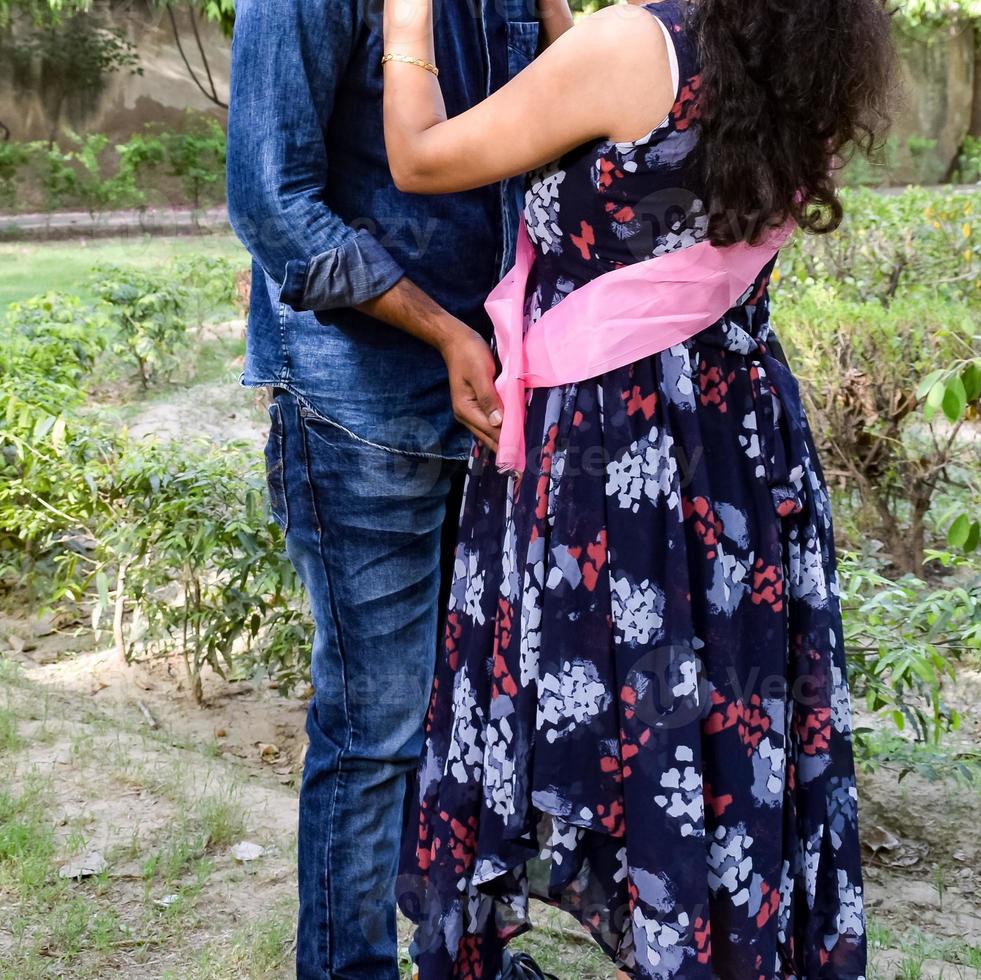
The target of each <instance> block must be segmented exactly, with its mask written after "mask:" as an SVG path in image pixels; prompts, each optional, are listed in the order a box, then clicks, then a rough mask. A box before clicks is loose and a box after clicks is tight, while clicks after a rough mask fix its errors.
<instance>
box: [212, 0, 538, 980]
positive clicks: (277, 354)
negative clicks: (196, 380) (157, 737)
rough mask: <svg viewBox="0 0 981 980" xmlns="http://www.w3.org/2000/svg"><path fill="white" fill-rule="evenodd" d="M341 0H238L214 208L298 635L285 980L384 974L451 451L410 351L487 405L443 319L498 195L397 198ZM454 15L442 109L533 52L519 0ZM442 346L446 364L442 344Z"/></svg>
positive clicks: (367, 33) (444, 56) (437, 405)
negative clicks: (471, 388) (232, 237)
mask: <svg viewBox="0 0 981 980" xmlns="http://www.w3.org/2000/svg"><path fill="white" fill-rule="evenodd" d="M358 2H360V0H238V2H237V4H236V13H237V22H236V28H235V39H234V44H233V58H232V97H231V110H230V119H229V188H228V190H229V195H228V196H229V213H230V216H231V219H232V223H233V225H234V227H235V230H236V232H237V233H238V235H239V237H240V238H241V239H242V240H243V242H245V244H246V245H247V247H248V248H249V250H250V252H251V253H252V255H253V259H254V267H253V268H254V275H253V289H252V306H251V312H250V316H249V336H248V356H247V359H246V366H245V375H244V378H243V381H244V383H245V384H247V385H250V386H257V387H258V386H269V387H271V388H273V389H274V398H273V401H272V404H271V405H270V409H269V412H270V419H271V426H270V433H269V440H268V442H267V445H266V462H267V476H268V483H269V495H270V502H271V507H272V513H273V516H274V517H275V519H276V520H277V522H278V523H279V525H280V527H281V528H282V529H283V531H284V533H285V538H286V547H287V550H288V552H289V555H290V559H291V560H292V562H293V564H294V566H295V567H296V569H297V572H298V574H299V575H300V577H301V579H302V580H303V583H304V585H305V587H306V591H307V594H308V595H309V597H310V607H311V613H312V617H313V620H314V623H315V626H316V632H315V636H314V642H313V650H312V657H311V679H312V682H313V689H314V695H313V698H312V700H311V703H310V709H309V713H308V720H307V733H308V736H309V748H308V751H307V754H306V759H305V763H304V772H303V782H302V785H301V789H300V807H299V809H300V817H299V832H298V846H297V850H298V855H299V861H298V882H299V897H300V913H299V926H298V930H297V976H298V977H299V978H301V980H325V978H331V977H338V978H340V977H342V976H343V977H363V978H366V980H367V978H370V980H397V977H398V973H399V971H398V963H397V956H396V937H395V897H394V890H395V889H394V884H395V882H394V879H395V873H396V867H397V857H398V841H399V836H400V832H401V829H402V819H403V816H404V798H405V787H406V777H407V775H408V774H409V773H410V772H411V770H412V769H414V767H415V764H416V762H417V760H418V755H419V751H420V747H421V744H422V721H423V716H424V714H425V708H426V704H427V702H428V698H429V692H430V689H431V685H432V675H433V665H434V661H435V655H436V648H437V606H438V596H439V590H440V582H441V560H443V561H444V562H445V558H446V556H449V558H450V559H451V560H452V550H451V549H443V548H442V547H441V545H442V542H443V531H442V528H443V524H444V519H445V517H446V514H447V510H448V507H451V506H452V500H453V499H454V493H455V492H458V490H459V486H460V483H461V482H462V475H463V464H462V463H461V462H460V460H461V459H462V458H463V457H464V456H465V455H466V454H467V451H468V449H469V445H470V436H469V434H468V433H467V432H466V430H465V429H464V428H463V427H462V426H460V425H458V424H457V423H456V421H455V420H454V417H453V409H452V407H451V401H450V396H449V389H448V384H447V372H446V368H445V365H444V362H443V358H442V357H441V355H440V353H439V352H438V351H437V350H436V349H435V348H434V347H431V346H428V345H427V344H425V343H423V342H422V340H420V339H417V337H426V338H428V339H433V338H435V337H436V336H437V335H438V333H439V329H440V327H441V326H445V324H446V323H447V322H450V323H451V325H452V326H453V327H455V328H458V329H462V332H463V334H464V335H465V343H464V344H463V345H462V348H468V345H469V348H468V349H469V350H470V351H471V352H472V353H471V356H472V361H473V363H474V364H476V365H478V367H480V369H481V371H482V377H481V378H480V380H479V384H480V385H481V392H482V394H483V395H484V396H485V398H486V397H487V396H488V393H493V394H494V395H495V396H496V393H494V386H493V375H492V371H493V360H492V358H491V356H490V353H489V351H488V349H487V347H486V344H484V343H483V342H482V341H481V340H480V338H479V337H478V336H477V335H476V334H474V333H473V331H471V330H467V329H466V328H465V327H463V328H461V325H460V323H459V319H462V320H464V321H466V322H467V323H469V325H470V326H471V327H474V328H475V329H477V330H481V329H482V328H484V325H485V321H484V317H483V311H482V306H483V302H484V299H485V297H486V295H487V293H488V292H489V290H490V288H491V287H492V285H493V284H494V283H495V281H496V280H497V278H498V275H499V273H500V271H501V268H502V266H503V265H504V264H508V263H509V253H510V250H511V244H512V243H513V241H514V237H515V230H516V227H517V220H518V208H517V194H516V193H515V192H516V190H517V188H516V187H515V186H514V185H513V184H512V185H511V186H509V187H490V188H485V189H483V190H480V191H474V192H470V193H466V194H457V195H453V196H450V197H433V198H427V197H420V196H414V195H407V194H402V193H401V192H399V191H398V190H397V189H396V188H395V186H394V184H393V181H392V178H391V176H390V173H389V168H388V163H387V159H386V156H385V148H384V139H383V131H382V66H381V58H382V54H383V52H382V47H381V14H382V4H381V3H380V2H378V3H374V4H373V5H372V7H371V9H368V8H367V7H365V8H364V10H361V9H359V7H358V6H357V3H358ZM470 2H471V0H446V2H445V3H444V5H443V7H442V16H441V18H440V23H439V28H438V31H437V34H438V42H437V59H438V60H439V61H440V62H441V75H440V81H441V83H442V86H443V91H444V93H445V95H446V101H447V106H448V109H449V111H450V112H454V113H456V112H460V111H462V110H464V109H465V108H467V107H468V106H469V105H471V104H472V103H475V102H478V101H480V100H481V99H482V98H484V97H485V96H486V94H487V93H488V91H489V90H491V89H493V88H497V87H498V86H500V85H503V84H504V82H506V81H507V80H508V77H509V75H510V74H513V73H515V72H517V71H518V70H519V69H520V68H521V67H522V66H523V65H524V64H525V63H526V62H527V61H528V60H530V59H531V57H532V56H533V54H534V51H535V42H536V35H537V26H538V25H537V23H532V22H530V21H528V20H527V19H522V15H523V16H524V18H527V14H524V11H523V4H524V2H525V0H504V3H503V5H502V0H488V2H487V4H486V7H485V11H484V12H481V11H480V8H478V13H477V14H475V13H474V12H473V10H472V8H471V6H470ZM510 2H513V3H514V6H515V9H514V11H513V13H514V14H515V17H516V20H515V22H514V23H513V24H509V23H508V20H507V18H506V16H505V14H506V13H510V12H512V11H509V10H507V9H506V8H507V4H508V3H510ZM502 11H504V13H502ZM505 243H506V244H507V247H505ZM367 311H370V313H371V314H372V315H368V312H367ZM382 320H384V321H385V322H382ZM388 323H392V324H396V325H397V326H398V327H399V328H400V329H396V326H388V325H387V324H388ZM444 354H445V355H446V356H448V357H450V356H452V357H454V358H457V359H459V358H460V357H461V356H466V355H465V354H464V355H461V344H456V345H455V346H454V348H453V351H452V353H447V352H446V351H444ZM477 383H478V382H475V384H477ZM475 390H476V389H475ZM448 502H450V503H448ZM455 517H456V515H455V513H454V515H453V518H452V519H451V521H450V522H448V526H450V527H455V524H456V521H455Z"/></svg>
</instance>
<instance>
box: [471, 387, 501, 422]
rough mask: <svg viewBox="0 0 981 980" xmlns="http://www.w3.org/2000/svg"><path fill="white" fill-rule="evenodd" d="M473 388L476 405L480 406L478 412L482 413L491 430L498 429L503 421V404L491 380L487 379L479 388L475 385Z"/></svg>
mask: <svg viewBox="0 0 981 980" xmlns="http://www.w3.org/2000/svg"><path fill="white" fill-rule="evenodd" d="M473 388H474V396H475V398H476V400H477V404H478V405H479V406H480V410H481V411H482V412H483V413H484V418H486V419H487V421H488V422H489V423H490V425H491V427H492V428H494V429H499V428H500V427H501V423H502V422H503V421H504V415H503V411H502V410H503V408H504V403H503V402H502V401H501V396H500V395H498V393H497V388H495V387H494V381H493V379H488V380H487V382H486V383H485V384H483V383H482V384H481V385H480V387H479V388H478V387H477V386H476V385H474V386H473Z"/></svg>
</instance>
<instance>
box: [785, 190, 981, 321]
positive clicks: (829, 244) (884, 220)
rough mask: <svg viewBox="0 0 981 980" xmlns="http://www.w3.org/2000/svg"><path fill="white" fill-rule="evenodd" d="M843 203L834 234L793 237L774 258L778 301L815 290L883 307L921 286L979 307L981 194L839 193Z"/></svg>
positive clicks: (919, 191) (924, 192)
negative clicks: (841, 219)
mask: <svg viewBox="0 0 981 980" xmlns="http://www.w3.org/2000/svg"><path fill="white" fill-rule="evenodd" d="M842 202H843V204H844V206H845V221H844V223H843V225H842V227H841V229H840V231H839V232H838V233H836V234H833V235H823V236H817V235H809V236H798V238H797V240H796V241H795V243H794V244H793V245H792V246H791V247H789V248H787V249H786V250H785V251H784V252H783V253H782V254H781V257H780V264H779V269H780V276H779V280H778V281H779V289H778V291H777V295H778V296H780V297H783V296H785V295H786V294H787V292H788V291H789V292H791V293H794V292H796V291H798V290H800V289H806V288H808V287H810V286H812V285H815V284H817V283H820V284H822V285H823V286H828V287H829V288H830V289H832V290H833V293H834V295H835V296H836V297H837V298H840V299H843V300H847V301H852V302H866V301H869V300H878V301H879V302H882V303H889V302H891V301H892V299H894V298H895V297H896V296H897V295H899V294H900V293H901V292H905V291H906V290H909V289H912V288H915V287H924V288H927V289H929V290H930V292H931V294H933V295H936V296H938V297H939V298H941V299H947V300H950V301H952V302H955V303H970V304H978V305H979V306H981V277H979V275H978V272H979V268H981V233H979V231H978V228H977V227H976V224H977V219H978V217H979V215H981V192H973V193H962V192H957V191H935V190H927V189H925V188H909V189H907V190H905V191H903V192H901V193H898V194H881V193H877V192H875V191H872V190H845V191H843V192H842Z"/></svg>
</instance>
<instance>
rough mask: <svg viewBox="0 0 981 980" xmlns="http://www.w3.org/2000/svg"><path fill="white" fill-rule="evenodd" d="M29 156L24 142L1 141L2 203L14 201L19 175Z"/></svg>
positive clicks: (0, 190)
mask: <svg viewBox="0 0 981 980" xmlns="http://www.w3.org/2000/svg"><path fill="white" fill-rule="evenodd" d="M28 157H29V154H28V152H27V147H25V146H24V144H23V143H15V142H13V141H0V204H10V203H12V202H13V200H14V194H15V186H16V180H17V175H18V174H19V173H20V170H21V168H22V167H23V166H24V164H25V163H27V160H28Z"/></svg>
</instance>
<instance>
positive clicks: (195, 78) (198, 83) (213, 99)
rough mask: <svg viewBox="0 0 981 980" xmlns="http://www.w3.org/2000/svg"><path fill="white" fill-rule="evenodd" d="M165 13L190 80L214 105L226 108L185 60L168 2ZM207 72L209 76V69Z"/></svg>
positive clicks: (174, 18) (174, 19) (178, 32)
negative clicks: (168, 18)
mask: <svg viewBox="0 0 981 980" xmlns="http://www.w3.org/2000/svg"><path fill="white" fill-rule="evenodd" d="M167 15H168V16H169V17H170V27H171V30H173V32H174V40H175V41H176V42H177V50H178V51H179V52H180V56H181V60H182V61H183V62H184V67H185V68H187V71H188V74H189V75H190V76H191V78H192V80H193V81H194V84H195V85H196V86H197V87H198V89H199V90H200V92H201V94H202V95H203V96H204V97H205V98H206V99H207V100H208V101H209V102H213V103H214V104H215V105H216V106H218V107H219V108H221V109H227V108H228V105H227V103H225V102H222V101H221V99H219V98H218V96H217V95H216V94H213V93H212V92H209V91H208V90H207V89H206V88H205V87H204V85H202V84H201V79H199V78H198V76H197V72H195V70H194V68H193V67H192V66H191V63H190V61H188V60H187V54H186V53H185V52H184V45H183V44H181V32H180V28H179V27H178V26H177V18H176V17H175V16H174V7H173V4H170V3H168V4H167ZM205 67H207V64H206V65H205ZM208 74H209V76H210V71H209V73H208ZM212 88H214V83H213V82H212Z"/></svg>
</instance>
